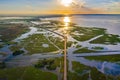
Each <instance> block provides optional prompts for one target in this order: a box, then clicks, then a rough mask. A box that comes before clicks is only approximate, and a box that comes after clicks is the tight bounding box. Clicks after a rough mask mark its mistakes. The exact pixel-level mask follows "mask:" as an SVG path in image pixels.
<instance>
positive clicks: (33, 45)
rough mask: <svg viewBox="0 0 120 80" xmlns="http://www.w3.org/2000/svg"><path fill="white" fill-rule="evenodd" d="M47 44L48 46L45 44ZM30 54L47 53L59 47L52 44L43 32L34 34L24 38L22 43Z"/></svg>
mask: <svg viewBox="0 0 120 80" xmlns="http://www.w3.org/2000/svg"><path fill="white" fill-rule="evenodd" d="M44 44H47V47H44V46H43V45H44ZM21 46H22V47H24V48H25V49H26V50H27V51H28V52H29V53H30V54H34V53H46V52H53V51H57V50H58V49H57V48H56V47H55V46H54V45H53V44H51V43H50V42H49V41H48V40H47V39H46V37H45V36H44V35H43V34H34V35H31V36H29V37H28V38H26V39H24V40H23V41H22V43H21Z"/></svg>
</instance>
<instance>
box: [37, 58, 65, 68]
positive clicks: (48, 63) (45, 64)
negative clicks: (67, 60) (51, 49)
mask: <svg viewBox="0 0 120 80" xmlns="http://www.w3.org/2000/svg"><path fill="white" fill-rule="evenodd" d="M62 63H63V59H62V58H49V59H40V60H39V61H38V62H37V63H36V64H35V67H36V68H46V69H48V70H56V68H57V67H59V68H60V67H61V66H63V64H62ZM61 70H62V67H61Z"/></svg>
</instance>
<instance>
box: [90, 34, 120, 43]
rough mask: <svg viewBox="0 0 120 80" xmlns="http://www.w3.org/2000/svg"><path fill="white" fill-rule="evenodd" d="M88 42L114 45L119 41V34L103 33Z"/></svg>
mask: <svg viewBox="0 0 120 80" xmlns="http://www.w3.org/2000/svg"><path fill="white" fill-rule="evenodd" d="M90 43H94V44H113V45H116V44H117V43H120V36H118V35H113V34H104V35H103V36H102V37H100V38H97V39H96V40H93V41H91V42H90Z"/></svg>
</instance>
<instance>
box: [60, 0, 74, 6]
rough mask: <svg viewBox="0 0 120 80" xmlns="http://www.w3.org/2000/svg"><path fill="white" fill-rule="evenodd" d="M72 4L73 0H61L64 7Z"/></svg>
mask: <svg viewBox="0 0 120 80" xmlns="http://www.w3.org/2000/svg"><path fill="white" fill-rule="evenodd" d="M72 2H73V0H61V3H62V4H63V5H64V6H66V7H68V6H70V5H71V4H72Z"/></svg>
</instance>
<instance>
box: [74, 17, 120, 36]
mask: <svg viewBox="0 0 120 80" xmlns="http://www.w3.org/2000/svg"><path fill="white" fill-rule="evenodd" d="M72 21H73V22H74V23H76V24H78V25H81V26H83V27H85V26H87V27H100V28H106V29H108V32H109V33H113V34H118V35H120V15H79V16H73V17H72Z"/></svg>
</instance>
